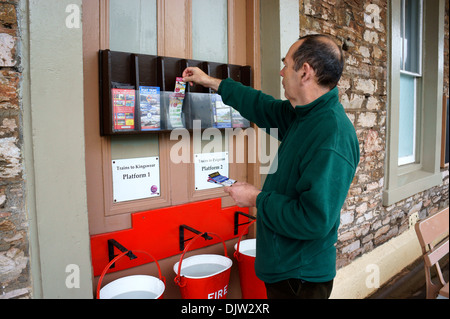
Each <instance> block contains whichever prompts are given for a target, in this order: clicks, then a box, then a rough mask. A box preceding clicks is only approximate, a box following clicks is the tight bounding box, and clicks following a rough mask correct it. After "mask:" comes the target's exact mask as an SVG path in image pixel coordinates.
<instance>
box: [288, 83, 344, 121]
mask: <svg viewBox="0 0 450 319" xmlns="http://www.w3.org/2000/svg"><path fill="white" fill-rule="evenodd" d="M337 102H339V89H338V88H337V86H335V87H334V88H333V89H332V90H330V91H328V92H327V93H325V94H324V95H322V96H321V97H319V98H317V99H316V100H314V101H312V102H311V103H309V104H306V105H297V106H296V107H295V109H294V110H295V113H296V114H297V116H306V115H308V114H309V113H315V112H316V111H318V110H320V109H322V108H323V107H326V106H327V105H329V104H330V103H331V104H335V103H337Z"/></svg>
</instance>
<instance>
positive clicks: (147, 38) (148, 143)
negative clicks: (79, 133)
mask: <svg viewBox="0 0 450 319" xmlns="http://www.w3.org/2000/svg"><path fill="white" fill-rule="evenodd" d="M109 11H110V12H109V13H110V16H109V23H110V32H109V33H110V49H111V50H112V51H122V52H132V53H140V54H151V55H156V54H157V45H158V43H157V23H158V20H157V4H156V0H126V1H124V0H110V2H109ZM151 156H159V139H158V135H157V134H155V135H152V134H151V135H143V136H112V137H111V159H112V160H115V159H127V158H139V157H151Z"/></svg>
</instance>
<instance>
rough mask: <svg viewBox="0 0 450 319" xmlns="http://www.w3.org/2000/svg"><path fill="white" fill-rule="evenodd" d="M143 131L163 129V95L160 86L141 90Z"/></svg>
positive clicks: (145, 87)
mask: <svg viewBox="0 0 450 319" xmlns="http://www.w3.org/2000/svg"><path fill="white" fill-rule="evenodd" d="M139 97H140V111H141V114H140V117H141V130H142V131H156V130H160V129H161V94H160V88H159V87H158V86H141V87H140V88H139Z"/></svg>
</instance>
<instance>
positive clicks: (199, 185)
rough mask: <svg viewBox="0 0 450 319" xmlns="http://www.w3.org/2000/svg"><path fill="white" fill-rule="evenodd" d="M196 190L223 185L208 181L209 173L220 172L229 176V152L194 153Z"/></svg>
mask: <svg viewBox="0 0 450 319" xmlns="http://www.w3.org/2000/svg"><path fill="white" fill-rule="evenodd" d="M194 165H195V190H203V189H211V188H218V187H223V186H221V185H216V184H213V183H210V182H208V178H209V176H208V175H209V174H211V173H214V172H219V173H220V174H221V175H223V176H227V177H228V153H227V152H218V153H203V154H194Z"/></svg>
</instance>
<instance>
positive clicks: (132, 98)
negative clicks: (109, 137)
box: [111, 89, 136, 131]
mask: <svg viewBox="0 0 450 319" xmlns="http://www.w3.org/2000/svg"><path fill="white" fill-rule="evenodd" d="M111 91H112V97H113V121H114V130H117V131H122V130H134V114H135V105H136V92H135V90H131V89H112V90H111Z"/></svg>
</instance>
